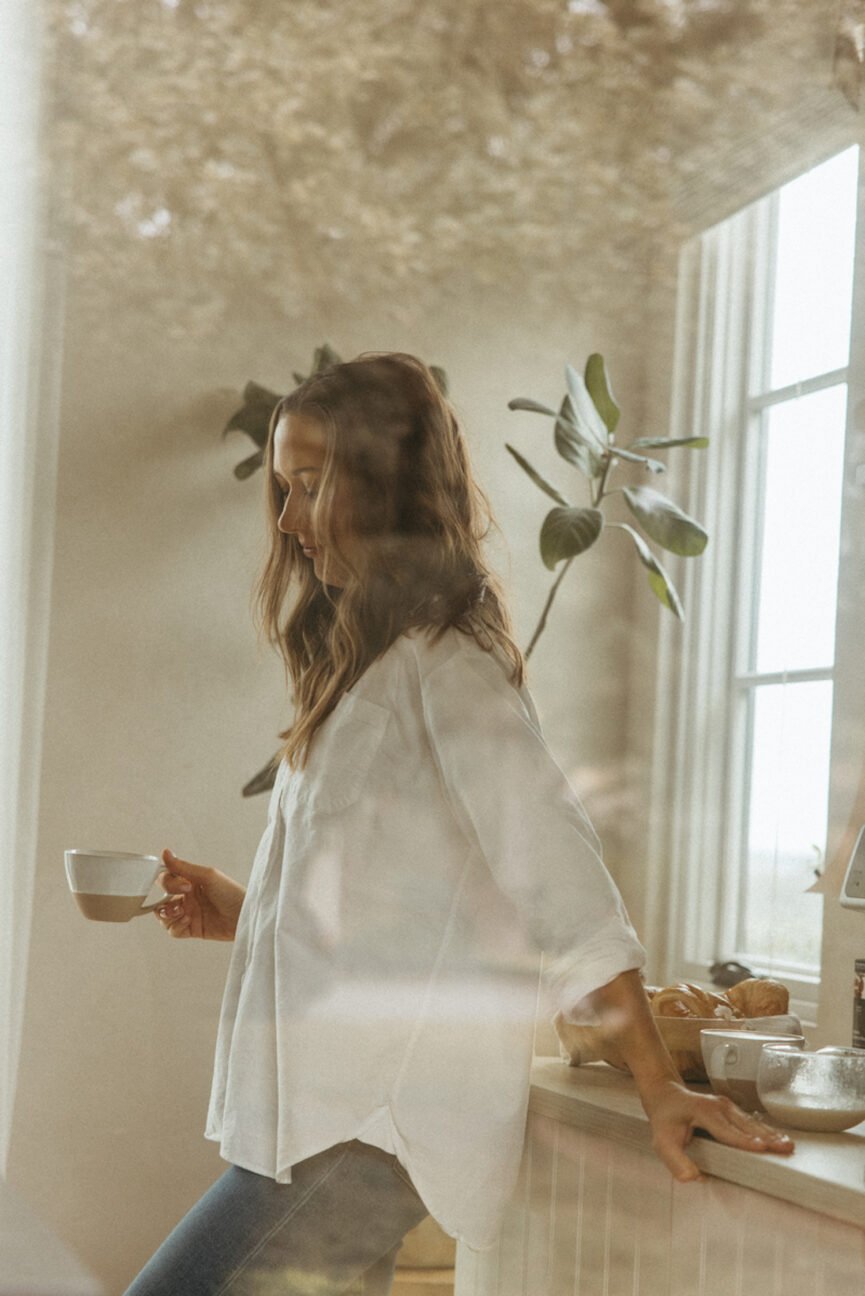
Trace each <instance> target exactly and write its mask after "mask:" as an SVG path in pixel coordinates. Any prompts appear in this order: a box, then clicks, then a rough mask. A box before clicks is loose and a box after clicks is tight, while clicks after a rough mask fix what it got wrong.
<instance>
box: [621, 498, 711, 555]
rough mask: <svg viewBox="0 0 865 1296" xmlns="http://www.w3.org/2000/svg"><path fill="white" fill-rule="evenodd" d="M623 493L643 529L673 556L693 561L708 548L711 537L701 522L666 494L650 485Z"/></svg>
mask: <svg viewBox="0 0 865 1296" xmlns="http://www.w3.org/2000/svg"><path fill="white" fill-rule="evenodd" d="M622 494H623V495H624V497H625V499H626V501H627V504H628V507H629V508H630V510H631V512H632V513H633V514H634V517H635V518H636V519H637V521H638V522H639V523H640V524H641V526H642V527H643V530H644V531H646V532H647V533H648V534H649V535H650V536H651V537H652V539H653V540H655V541H656V542H657V543H658V544H659V545H661V546H663V548H664V549H668V550H669V551H670V553H675V554H681V555H682V557H684V558H694V557H696V556H697V554H701V553H702V552H703V550H704V549H705V548H706V545H707V544H708V541H709V536H708V534H707V533H706V531H704V529H703V528H702V527H701V526H700V523H699V522H695V521H694V519H693V518H691V517H688V514H687V513H683V512H682V510H681V509H680V508H679V506H678V504H674V503H673V501H672V500H670V499H667V497H666V495H661V494H660V492H659V491H656V490H652V489H651V488H650V487H649V486H626V487H625V489H624V490H623V491H622Z"/></svg>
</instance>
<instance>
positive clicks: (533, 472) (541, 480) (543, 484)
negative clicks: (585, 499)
mask: <svg viewBox="0 0 865 1296" xmlns="http://www.w3.org/2000/svg"><path fill="white" fill-rule="evenodd" d="M505 449H506V450H507V451H508V452H509V453H510V454H512V455H513V457H514V458H515V459H516V461H517V463H518V464H519V465H520V467H521V468H522V470H523V472H525V473H527V474H528V475H529V477H531V479H532V481H533V482H534V483H535V485H536V486H539V487H540V488H541V490H542V491H543V492H544V494H545V495H549V497H550V499H554V500H555V501H556V503H557V504H561V505H562V507H563V508H570V507H571V505H570V502H569V501H568V500H566V499H565V497H564V495H560V494H559V492H558V491H557V490H556V488H555V486H551V485H550V483H549V482H548V481H547V480H546V478H545V477H542V476H541V474H540V473H539V472H538V471H537V469H536V468H533V467H532V465H531V464H530V463H529V461H528V459H524V458H523V456H522V455H521V454H520V452H519V450H515V449H514V447H513V446H512V445H508V444H507V442H505Z"/></svg>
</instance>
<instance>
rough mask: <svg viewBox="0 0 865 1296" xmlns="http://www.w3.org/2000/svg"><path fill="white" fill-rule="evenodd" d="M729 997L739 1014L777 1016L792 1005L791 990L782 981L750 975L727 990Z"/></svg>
mask: <svg viewBox="0 0 865 1296" xmlns="http://www.w3.org/2000/svg"><path fill="white" fill-rule="evenodd" d="M727 999H728V1000H729V1001H730V1003H731V1004H732V1005H733V1007H734V1008H736V1009H738V1012H737V1014H736V1015H737V1016H742V1017H777V1016H780V1015H782V1014H784V1013H786V1012H787V1009H788V1008H789V1006H790V991H789V990H788V989H787V987H786V986H784V985H781V983H780V981H769V980H766V981H764V980H762V979H760V978H758V977H750V978H749V979H748V980H747V981H740V982H739V984H738V985H734V986H731V987H730V989H729V990H728V991H727Z"/></svg>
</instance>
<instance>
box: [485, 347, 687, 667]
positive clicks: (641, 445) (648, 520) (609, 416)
mask: <svg viewBox="0 0 865 1296" xmlns="http://www.w3.org/2000/svg"><path fill="white" fill-rule="evenodd" d="M565 381H566V383H567V391H566V393H565V396H564V398H563V399H562V402H561V404H560V406H559V409H558V411H556V410H553V409H550V408H549V407H548V406H547V405H543V404H541V403H540V402H539V401H536V400H531V399H528V398H526V397H522V396H520V397H515V398H514V399H513V400H511V401H508V409H511V410H528V411H530V412H532V413H535V414H543V415H545V416H547V417H549V418H552V419H553V420H554V429H553V435H554V438H555V445H556V449H557V451H558V452H559V454H560V455H561V457H562V458H563V459H564V460H565V461H566V462H567V463H569V464H571V465H572V466H573V467H575V468H576V469H577V470H578V472H579V473H580V474H581V475H582V476H583V477H584V478H585V479H586V481H587V483H588V491H589V502H588V504H585V505H576V504H572V503H571V501H570V500H569V499H568V498H567V497H566V496H565V495H564V494H562V492H560V491H559V490H557V489H556V487H555V486H552V485H551V484H550V483H549V482H548V481H547V480H546V479H545V478H544V477H542V476H541V474H540V473H539V472H538V471H537V469H535V468H533V467H532V465H531V464H530V463H529V462H528V460H526V459H525V458H524V457H523V456H522V455H521V454H520V453H519V451H518V450H515V449H514V447H513V446H512V445H507V447H506V448H507V450H508V451H509V452H510V454H511V455H513V457H514V459H515V460H516V461H517V463H518V464H519V465H520V467H521V468H522V469H523V470H524V472H526V473H527V474H528V476H529V477H530V478H531V480H532V481H533V482H534V484H535V485H536V486H537V487H538V488H539V489H540V490H542V491H543V492H544V494H546V495H548V496H549V497H550V499H552V500H553V501H554V502H555V504H556V507H555V508H553V509H551V510H550V512H549V513H548V514H547V515H546V517H545V518H544V521H543V524H542V526H541V533H540V550H541V558H542V559H543V562H544V565H545V566H546V567H548V568H549V569H550V571H553V570H555V568H556V566H557V564H558V563H560V562H564V566H563V567H562V569H561V571H560V572H559V574H558V576H557V577H556V580H555V582H554V583H553V586H552V588H551V590H550V593H549V596H548V597H547V601H546V604H545V605H544V609H543V611H542V613H541V617H540V620H539V622H538V625H537V627H536V629H535V632H534V634H533V635H532V639H531V642H530V644H529V646H528V648H527V650H526V657H527V658H528V657H529V656H530V655H531V653H532V651H533V649H534V647H535V644H536V643H537V641H538V639H539V638H540V636H541V634H542V633H543V630H544V628H545V626H546V623H547V617H548V615H549V611H550V608H551V606H552V603H553V599H554V598H555V596H556V593H557V591H558V588H559V586H560V585H561V583H562V580H563V579H564V576H565V574H566V573H567V571H568V568H569V567H570V565H571V563H572V562H573V561H574V559H575V558H576V557H578V556H579V555H580V554H582V553H585V552H586V551H587V550H588V549H590V548H591V547H592V545H594V544H595V543H596V541H597V540H598V539H599V538H600V536H601V534H602V533H603V531H604V530H605V529H607V530H609V529H612V528H615V529H617V530H620V531H624V532H625V533H626V534H627V535H628V536H629V537H630V538H631V540H632V542H633V544H634V547H635V549H636V553H637V557H638V558H639V560H640V562H641V563H642V564H643V566H644V567H645V568H646V569H647V571H648V575H649V585H650V587H651V589H652V592H653V593H654V594H655V595H656V597H657V598H658V599H660V601H661V603H662V604H663V605H664V607H666V608H668V609H669V610H670V611H671V612H672V613H673V614H674V615H675V616H677V617H679V618H680V619H682V618H683V617H684V610H683V608H682V602H681V599H680V598H679V595H678V594H677V592H676V590H675V587H674V586H673V583H672V581H671V580H670V578H669V576H668V575H667V573H666V571H665V570H664V568H663V567H662V566H661V563H660V562H659V561H658V559H657V558H656V557H655V555H654V553H653V552H652V550H651V549H650V548H649V544H648V540H647V538H646V537H648V539H649V540H653V541H654V542H655V543H656V544H658V545H660V547H661V548H662V549H666V550H668V551H669V552H670V553H674V554H681V555H682V556H683V557H686V558H693V557H696V556H697V555H699V554H701V553H702V552H703V550H704V549H705V547H706V544H707V542H708V539H709V537H708V535H707V534H706V532H705V530H704V529H703V527H702V526H701V525H700V523H699V522H696V521H695V520H694V519H693V518H691V517H689V516H688V514H687V513H684V512H683V511H682V510H681V509H680V508H679V507H678V505H677V504H674V503H673V501H672V500H671V499H668V498H667V496H666V495H663V494H661V492H660V491H657V490H654V489H652V488H651V487H649V486H615V487H614V486H613V485H612V484H611V478H612V474H613V472H614V470H615V469H616V468H617V466H618V465H619V464H620V463H625V464H635V465H640V467H641V468H642V469H643V470H644V471H646V472H649V473H652V474H659V473H663V472H664V471H665V465H664V464H663V463H661V461H660V460H658V459H655V458H652V457H649V456H648V455H646V454H645V453H644V452H645V451H646V450H668V449H671V448H672V447H676V446H688V447H691V448H692V449H702V448H704V447H705V446H707V445H708V444H709V441H708V438H707V437H679V438H672V437H638V438H637V439H636V440H634V441H631V442H630V443H629V444H628V445H626V446H621V445H619V444H618V443H617V441H616V432H617V429H618V425H619V419H620V416H621V411H620V409H619V406H618V405H617V403H616V401H615V399H614V397H613V394H612V391H611V388H610V383H609V378H608V376H607V367H606V364H605V362H604V358H603V356H601V355H599V354H597V353H593V354H592V355H590V356H589V358H588V360H587V362H586V367H585V373H584V375H583V376H581V375H580V374H579V373H578V372H577V370H576V369H575V368H574V366H573V365H571V364H568V365H567V366H566V368H565ZM615 495H621V496H622V498H623V499H624V502H625V504H626V505H627V508H628V509H629V510H630V513H631V516H632V518H633V519H634V521H635V522H636V523H637V524H638V525H639V527H640V528H641V530H637V529H636V528H635V527H634V526H632V525H630V524H629V523H627V522H608V521H607V519H606V516H605V510H604V505H605V503H606V502H607V501H608V500H609V499H610V498H611V497H612V496H615ZM642 532H645V535H643V534H642Z"/></svg>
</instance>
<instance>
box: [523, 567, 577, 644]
mask: <svg viewBox="0 0 865 1296" xmlns="http://www.w3.org/2000/svg"><path fill="white" fill-rule="evenodd" d="M573 561H574V559H573V558H569V559H568V561H567V562H566V563H565V565H564V567H563V568H562V570H561V571H560V572H559V574H558V576H557V577H556V579H555V581H554V582H553V586H552V589H551V590H550V592H549V594H548V595H547V601H546V603H545V604H544V610H543V612H542V613H541V619H540V621H539V622H538V624H537V626H536V628H535V633H534V634H533V635H532V641H531V643H530V644H529V646H528V648H527V649H526V653H525V657H526V661H528V660H529V658H530V657H531V655H532V649H533V648H534V646H535V644H536V643H537V642H538V640H539V639H540V637H541V635H542V633H543V630H544V626H545V625H546V624H547V615H548V614H549V611H550V608H551V607H552V605H553V599H554V598H555V597H556V590H557V589H558V588H559V586H560V585H561V583H562V579H563V577H564V575H565V572H566V571H567V570H568V568H569V567H570V565H571V563H572V562H573Z"/></svg>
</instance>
